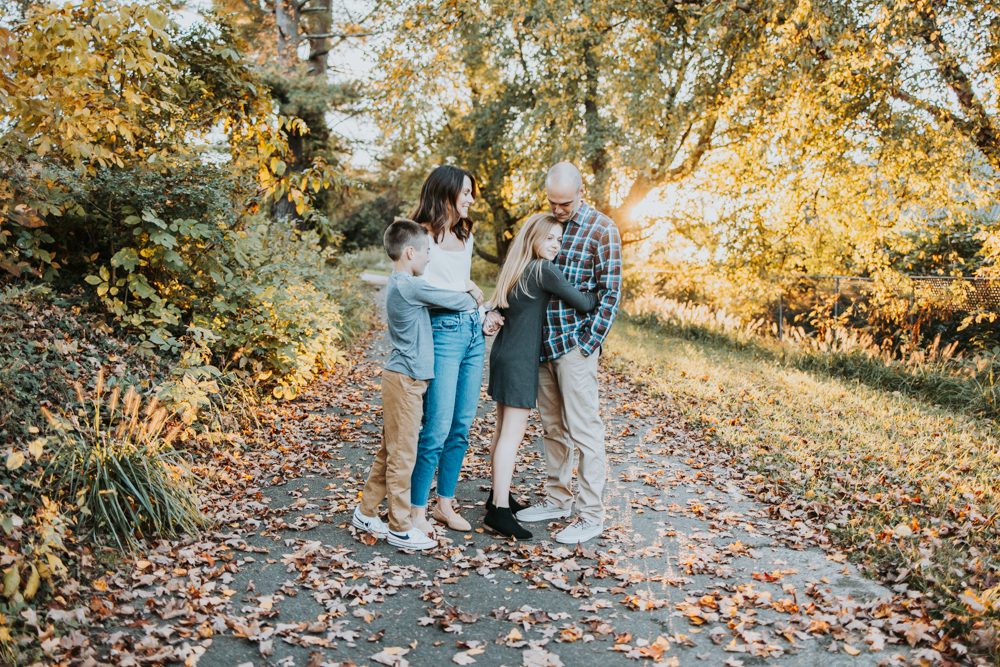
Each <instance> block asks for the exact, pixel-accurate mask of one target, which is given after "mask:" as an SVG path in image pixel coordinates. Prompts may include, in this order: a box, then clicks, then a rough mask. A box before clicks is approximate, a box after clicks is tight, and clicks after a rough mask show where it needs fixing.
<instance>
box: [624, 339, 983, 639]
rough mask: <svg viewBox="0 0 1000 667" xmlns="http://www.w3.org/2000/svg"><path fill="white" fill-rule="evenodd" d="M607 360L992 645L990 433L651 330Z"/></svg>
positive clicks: (746, 353) (862, 555) (954, 624)
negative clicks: (666, 399) (668, 400)
mask: <svg viewBox="0 0 1000 667" xmlns="http://www.w3.org/2000/svg"><path fill="white" fill-rule="evenodd" d="M608 350H609V352H610V358H611V360H612V362H613V363H615V364H617V365H619V366H621V367H622V368H623V369H624V370H627V371H628V372H629V373H630V374H632V375H633V377H637V378H643V381H644V383H645V384H646V385H647V387H648V388H649V389H650V390H652V391H654V392H657V393H661V394H663V395H666V396H669V397H670V398H671V399H672V400H673V403H674V405H675V406H676V410H677V412H678V414H679V416H680V417H681V418H682V420H683V421H684V422H685V423H686V425H687V426H688V427H689V428H693V429H696V430H699V431H702V432H706V433H708V434H709V435H710V436H712V438H713V439H714V440H715V442H717V443H718V444H719V445H721V446H722V447H723V448H724V449H725V450H728V451H729V452H731V453H732V454H733V455H734V457H733V460H734V461H735V462H736V464H737V465H745V466H746V467H747V468H750V469H751V470H756V471H758V472H761V473H763V474H764V477H765V479H766V480H767V481H768V485H767V486H770V487H771V488H774V487H775V486H776V487H779V488H780V495H781V496H784V497H787V498H791V499H794V500H797V501H800V502H802V503H808V505H809V508H810V510H812V511H814V512H816V513H817V514H818V515H819V517H820V519H821V520H822V521H823V522H824V523H826V524H827V525H828V527H830V528H831V533H832V535H833V537H834V539H835V540H836V541H837V542H839V543H840V544H841V545H842V546H843V547H845V548H850V549H851V550H852V552H853V553H855V554H857V555H858V558H859V559H860V560H861V561H863V562H865V563H867V564H869V565H871V566H873V569H874V570H875V571H876V572H877V573H879V574H881V575H882V576H883V577H892V579H896V578H897V577H901V578H902V580H904V581H906V582H907V583H908V584H909V585H910V586H911V587H912V588H915V589H917V590H922V591H926V592H927V593H928V594H929V595H930V597H931V598H932V599H933V600H934V601H935V602H936V603H937V604H939V605H940V607H939V611H940V612H941V614H942V616H943V617H944V618H945V619H947V620H949V621H950V626H951V628H952V629H953V631H956V632H958V633H960V634H962V635H965V636H966V637H972V638H973V641H975V642H976V643H980V642H985V644H986V645H988V644H990V643H991V642H992V640H990V639H989V638H987V637H983V636H982V633H986V634H989V633H991V632H994V633H995V632H996V631H997V626H998V623H997V621H998V617H1000V586H998V584H1000V581H998V575H997V560H998V556H997V555H998V554H1000V534H998V531H997V524H996V512H997V509H998V488H997V480H998V479H1000V438H998V433H997V429H996V426H995V424H994V423H992V422H989V421H986V420H977V419H974V418H972V417H968V416H963V415H961V414H957V413H955V412H949V411H946V410H944V409H942V408H939V407H937V406H932V405H928V404H925V403H921V402H919V401H916V400H914V399H913V398H910V397H906V396H903V395H901V394H899V393H896V392H884V391H879V390H876V389H872V388H870V387H868V386H866V385H863V384H860V383H858V382H855V381H850V380H842V379H837V378H832V377H829V376H826V375H814V374H810V373H807V372H804V371H801V370H797V369H795V368H791V367H787V366H782V365H780V364H779V363H777V362H775V361H774V360H773V359H766V358H762V357H760V356H758V355H755V354H754V352H753V351H752V350H738V349H735V348H733V347H732V346H727V345H725V344H724V343H722V342H711V341H704V340H702V341H692V340H686V339H683V338H680V337H677V336H674V335H670V334H668V333H666V332H665V331H663V330H662V329H660V328H658V327H656V326H655V325H639V324H637V323H634V322H629V321H627V320H622V321H620V322H619V323H618V324H617V325H616V326H615V329H614V330H613V332H612V335H611V338H610V339H609V344H608ZM993 587H996V588H994V589H993V590H992V591H990V590H989V589H991V588H993ZM969 592H971V593H972V595H973V596H974V597H971V598H970V597H968V594H969ZM963 595H964V596H965V597H963ZM991 598H992V605H993V609H992V611H990V610H989V607H990V599H991ZM979 605H982V606H983V607H985V608H986V611H985V613H984V611H983V610H982V609H980V608H978V606H979ZM991 626H992V627H991Z"/></svg>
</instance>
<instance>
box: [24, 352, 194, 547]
mask: <svg viewBox="0 0 1000 667" xmlns="http://www.w3.org/2000/svg"><path fill="white" fill-rule="evenodd" d="M77 398H78V400H79V404H80V405H79V407H78V409H77V410H76V411H75V412H65V413H63V414H56V413H53V412H51V411H49V410H46V409H43V414H44V415H45V418H46V421H47V422H48V426H49V431H50V435H49V436H48V437H47V438H46V442H47V443H48V444H49V445H50V446H52V448H53V457H52V460H51V462H50V463H49V465H48V467H47V469H46V478H47V479H49V480H50V481H51V483H52V487H53V488H54V489H56V490H57V491H58V493H59V495H60V497H62V498H66V499H70V500H72V501H75V502H76V503H77V505H78V507H79V509H80V512H81V520H80V525H81V527H82V528H84V529H88V530H89V531H90V532H91V533H92V534H93V535H94V536H95V537H102V536H110V537H111V538H112V539H113V540H114V541H115V543H116V544H117V545H118V546H119V547H121V548H123V549H125V548H132V547H134V546H135V544H136V542H137V539H141V538H142V537H145V536H149V535H155V536H172V535H176V534H181V533H190V532H194V531H195V530H196V529H197V528H198V527H199V526H200V525H202V523H203V522H204V518H203V517H202V515H201V512H200V511H199V510H198V506H197V501H196V499H195V496H194V494H193V493H192V490H191V488H190V486H189V485H188V483H187V481H186V480H185V472H186V471H185V468H184V466H183V464H182V462H181V460H180V456H179V453H178V452H177V451H176V450H174V449H172V447H171V443H172V441H173V440H174V438H176V436H177V434H178V433H179V431H180V429H181V426H180V425H178V424H173V425H171V423H170V422H171V420H170V417H169V415H168V412H167V410H166V409H165V408H163V407H161V406H160V405H159V403H158V401H157V400H156V399H155V398H153V399H152V400H150V401H148V402H145V401H144V400H143V397H142V396H141V395H140V394H139V392H137V391H136V390H135V388H134V387H131V386H129V387H128V388H127V389H126V390H125V391H124V392H123V391H122V390H121V387H120V386H114V387H111V388H107V387H105V383H104V373H103V370H102V371H101V372H100V373H99V374H98V378H97V386H96V387H95V388H94V391H93V395H92V396H91V397H90V398H89V400H88V399H86V398H85V397H84V395H83V391H82V389H81V390H79V391H78V394H77ZM144 402H145V403H146V405H145V408H143V403H144ZM168 427H169V428H168Z"/></svg>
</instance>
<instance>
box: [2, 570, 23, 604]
mask: <svg viewBox="0 0 1000 667" xmlns="http://www.w3.org/2000/svg"><path fill="white" fill-rule="evenodd" d="M20 586H21V575H20V573H19V572H18V571H17V566H16V565H11V566H10V567H8V568H7V569H6V570H4V571H3V594H4V597H7V598H9V597H12V596H13V595H14V594H15V593H17V589H18V588H20Z"/></svg>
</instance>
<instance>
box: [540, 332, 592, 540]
mask: <svg viewBox="0 0 1000 667" xmlns="http://www.w3.org/2000/svg"><path fill="white" fill-rule="evenodd" d="M598 356H599V355H598V353H597V352H595V353H594V354H591V355H590V356H589V357H585V356H583V354H582V353H581V352H580V349H579V348H574V349H572V350H570V351H569V352H568V353H566V354H565V355H563V356H561V357H559V358H558V359H553V360H552V361H545V362H542V364H541V365H540V366H539V367H538V413H539V414H540V415H541V418H542V432H543V435H542V443H543V445H544V448H545V469H546V472H547V479H546V481H545V494H546V496H548V498H549V500H551V501H553V502H555V503H556V504H557V505H559V506H560V507H562V508H565V509H569V508H570V506H571V505H575V508H574V509H575V510H576V512H577V515H578V516H580V517H583V518H585V519H590V520H592V521H597V522H599V523H603V522H604V483H605V479H606V477H607V455H606V454H605V449H604V422H602V421H601V406H600V402H599V400H598V394H597V362H598ZM574 452H579V453H580V461H579V469H578V472H579V477H580V479H579V480H578V483H577V493H576V502H575V503H574V502H573V493H572V492H571V491H570V488H571V484H572V479H573V458H574V457H573V454H574Z"/></svg>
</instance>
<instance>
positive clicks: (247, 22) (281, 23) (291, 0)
mask: <svg viewBox="0 0 1000 667" xmlns="http://www.w3.org/2000/svg"><path fill="white" fill-rule="evenodd" d="M213 8H214V11H215V12H216V13H217V14H218V15H219V16H221V17H224V19H225V20H226V21H227V22H228V23H229V24H230V25H232V26H233V29H234V32H235V34H236V35H237V37H238V43H239V45H240V48H241V50H242V51H243V52H245V53H246V54H247V56H248V57H249V58H250V59H251V60H252V61H253V62H254V63H255V64H256V66H257V68H258V71H259V72H260V73H261V76H262V78H263V80H264V82H265V83H266V85H267V89H268V91H269V93H270V95H271V97H272V98H273V99H274V100H275V102H276V103H277V105H278V109H279V111H280V113H281V114H282V115H287V116H294V117H297V118H300V119H302V121H303V123H304V128H303V131H302V132H301V133H300V132H297V131H294V130H293V131H291V132H290V133H289V138H288V139H289V146H290V148H291V150H292V153H293V155H294V159H293V160H292V161H291V162H290V163H289V169H290V170H291V171H292V172H299V171H302V170H303V169H306V168H307V167H308V165H309V164H310V162H311V161H312V160H313V159H314V158H316V157H321V158H322V159H324V160H326V161H328V162H331V163H336V164H340V163H341V162H343V159H344V157H345V156H346V155H347V154H348V153H349V148H348V146H347V144H346V142H345V141H344V140H343V139H342V138H341V137H338V136H336V135H335V134H334V133H332V132H331V130H330V127H329V122H328V115H329V114H330V113H332V112H338V111H339V112H351V111H352V110H353V109H354V107H355V106H356V104H357V100H358V89H357V86H356V84H355V83H354V82H352V81H342V80H339V81H334V79H333V78H332V77H331V70H332V69H333V68H334V67H335V66H336V64H337V62H336V58H334V60H333V61H331V54H334V55H336V54H337V53H338V49H340V48H341V47H344V46H345V45H348V44H354V43H355V42H357V40H360V39H362V38H363V36H364V35H365V34H366V33H365V30H366V28H365V27H364V25H363V23H364V22H365V20H366V18H365V16H364V15H357V16H356V15H355V14H354V13H352V11H351V8H350V7H349V6H348V3H340V2H338V3H334V2H333V0H215V1H214V3H213ZM335 194H336V193H335V192H330V191H324V192H322V193H320V195H319V196H318V197H317V201H316V209H317V210H318V211H321V212H323V213H324V214H325V215H326V216H329V215H330V214H332V212H333V211H332V207H333V206H334V204H335V203H336V202H337V201H338V199H337V198H336V197H335V196H334V195H335ZM276 212H277V213H278V214H279V215H282V216H289V215H291V216H294V215H295V211H294V210H293V209H292V208H291V207H290V206H289V203H288V202H287V201H286V202H278V205H277V208H276ZM313 223H314V224H315V225H317V226H319V227H320V228H321V229H324V230H326V231H327V232H328V231H329V230H328V229H327V220H326V219H325V218H324V219H316V220H314V221H313Z"/></svg>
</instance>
